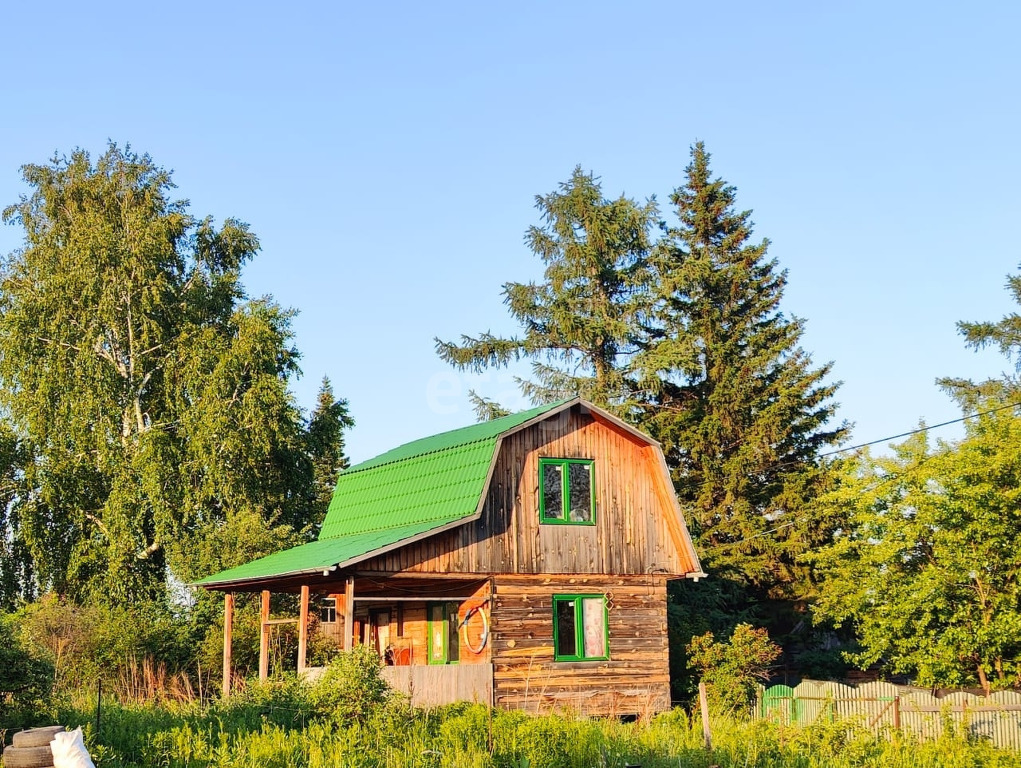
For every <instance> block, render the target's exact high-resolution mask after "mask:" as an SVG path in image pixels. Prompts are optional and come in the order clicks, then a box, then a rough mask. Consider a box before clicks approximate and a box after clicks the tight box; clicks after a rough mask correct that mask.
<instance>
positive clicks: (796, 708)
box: [756, 680, 1021, 751]
mask: <svg viewBox="0 0 1021 768" xmlns="http://www.w3.org/2000/svg"><path fill="white" fill-rule="evenodd" d="M756 711H757V714H758V716H759V717H763V718H768V719H775V720H779V721H781V722H785V723H800V724H803V725H808V724H810V723H814V722H817V721H831V722H832V721H835V720H849V719H855V720H857V721H858V722H860V723H862V724H863V725H865V726H866V727H867V728H869V729H871V730H873V731H876V732H879V731H884V730H885V731H898V732H901V733H905V734H912V735H915V736H918V737H920V738H923V739H934V738H937V737H938V736H939V735H940V734H941V733H942V732H943V729H944V728H945V727H946V726H947V724H948V723H952V724H953V727H954V728H955V729H957V730H958V732H962V733H963V732H968V733H970V734H971V735H973V736H976V737H980V738H984V739H988V740H989V741H990V742H991V743H992V744H994V745H996V746H997V747H1003V748H1005V749H1015V750H1019V751H1021V693H1019V692H1017V691H999V692H997V693H994V694H992V695H991V696H988V697H984V696H974V695H972V694H970V693H966V692H964V691H957V692H955V693H951V694H949V695H946V696H943V697H936V696H933V695H932V693H930V692H929V691H928V690H923V689H919V688H911V687H909V686H898V685H892V684H890V683H882V682H872V683H865V684H864V685H858V686H850V685H842V684H841V683H825V682H817V681H815V680H803V681H802V682H801V683H800V684H799V685H798V686H797V687H796V688H790V687H789V686H786V685H774V686H771V687H770V688H765V689H762V690H761V691H760V694H759V701H758V705H757V707H756Z"/></svg>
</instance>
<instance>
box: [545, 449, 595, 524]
mask: <svg viewBox="0 0 1021 768" xmlns="http://www.w3.org/2000/svg"><path fill="white" fill-rule="evenodd" d="M594 475H595V468H594V462H593V461H592V459H539V520H540V522H543V523H568V524H571V523H573V524H575V525H595V523H596V496H595V492H594V488H595V482H594Z"/></svg>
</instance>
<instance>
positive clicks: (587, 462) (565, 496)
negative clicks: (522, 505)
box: [539, 457, 596, 525]
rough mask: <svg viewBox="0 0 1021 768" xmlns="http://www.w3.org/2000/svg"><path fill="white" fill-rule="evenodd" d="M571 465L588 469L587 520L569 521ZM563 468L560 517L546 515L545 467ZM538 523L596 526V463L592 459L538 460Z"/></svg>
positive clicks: (547, 458) (546, 458)
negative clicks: (588, 510) (579, 465)
mask: <svg viewBox="0 0 1021 768" xmlns="http://www.w3.org/2000/svg"><path fill="white" fill-rule="evenodd" d="M571 464H582V465H584V466H587V467H588V468H589V470H588V471H589V503H590V505H591V509H590V512H589V519H588V520H571V519H570V515H571V483H570V474H571V468H570V465H571ZM551 465H552V466H560V467H563V468H564V469H563V471H562V472H561V473H560V482H561V491H560V507H561V508H560V513H561V515H562V517H553V516H551V515H547V514H546V467H548V466H551ZM539 522H540V523H543V524H550V525H595V524H596V462H595V460H593V459H558V458H549V457H545V458H540V459H539Z"/></svg>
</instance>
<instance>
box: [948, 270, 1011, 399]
mask: <svg viewBox="0 0 1021 768" xmlns="http://www.w3.org/2000/svg"><path fill="white" fill-rule="evenodd" d="M1007 291H1008V292H1009V293H1010V295H1011V297H1012V298H1013V299H1014V301H1015V303H1017V304H1019V305H1021V275H1008V276H1007ZM957 330H958V332H960V334H961V335H962V336H963V337H964V343H965V345H966V346H968V347H970V348H971V349H974V350H980V349H985V348H986V347H995V348H997V349H999V350H1000V353H1001V354H1002V355H1003V356H1004V357H1006V358H1007V360H1009V361H1010V363H1011V365H1012V366H1013V369H1014V370H1013V371H1007V372H1004V374H1003V375H1002V376H1001V377H1000V378H996V379H987V380H986V381H980V382H975V381H972V380H971V379H963V378H959V377H946V378H941V379H939V380H938V382H937V383H938V384H939V386H940V387H942V388H943V389H944V390H945V391H946V392H948V393H950V394H951V395H952V396H953V397H954V398H955V399H956V400H957V401H958V402H959V403H960V404H961V407H962V408H964V409H965V410H966V411H975V410H978V409H980V408H983V407H986V406H990V407H996V406H997V405H998V404H1000V403H1007V402H1014V403H1019V402H1021V315H1019V314H1018V313H1017V312H1010V313H1008V314H1006V315H1004V316H1003V317H1002V318H1000V319H999V320H997V321H996V322H992V321H988V320H986V321H977V322H969V321H961V322H958V323H957Z"/></svg>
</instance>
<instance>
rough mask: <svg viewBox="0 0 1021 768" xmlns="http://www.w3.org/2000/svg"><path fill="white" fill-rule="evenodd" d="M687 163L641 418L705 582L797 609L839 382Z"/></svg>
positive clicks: (699, 152)
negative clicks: (712, 579)
mask: <svg viewBox="0 0 1021 768" xmlns="http://www.w3.org/2000/svg"><path fill="white" fill-rule="evenodd" d="M691 157H692V159H691V164H690V165H689V166H688V167H687V169H686V181H685V183H684V185H683V186H681V187H679V188H678V189H676V190H675V191H674V193H673V195H672V196H671V202H672V203H673V205H674V206H675V209H676V214H677V219H678V222H677V224H676V226H673V227H670V228H665V233H664V237H663V239H662V241H661V242H660V243H659V245H658V247H657V249H656V252H655V257H654V259H653V267H654V272H655V280H654V281H653V286H654V288H653V290H654V295H653V296H652V312H651V321H650V323H649V325H648V327H647V337H646V340H645V342H644V345H643V346H644V348H643V350H642V351H641V352H640V353H639V355H637V356H636V358H635V360H634V367H633V376H634V377H635V379H636V381H637V383H638V386H639V388H640V391H641V392H642V397H641V398H640V401H639V403H638V404H637V405H638V411H639V415H638V417H637V418H638V421H639V422H640V424H641V425H642V426H643V427H644V428H645V429H647V430H648V431H649V432H650V433H652V435H653V436H654V437H656V438H657V439H658V440H660V442H661V443H662V444H663V448H664V451H665V453H666V455H667V459H668V462H669V464H670V466H671V470H672V472H673V476H674V481H675V483H676V488H677V493H678V496H679V498H680V501H681V503H682V506H683V507H684V508H685V510H686V512H687V514H688V516H689V524H691V526H692V528H693V530H694V533H695V535H696V537H697V546H698V550H699V554H700V555H701V557H702V562H703V564H704V565H705V566H706V568H707V570H708V571H710V572H711V573H712V574H713V575H715V576H722V577H723V578H725V579H730V580H733V581H736V582H738V583H739V584H743V585H745V586H746V587H750V588H752V589H753V591H756V592H758V593H759V594H760V596H762V597H766V596H767V595H768V596H771V597H779V598H791V597H795V596H798V594H799V593H801V594H802V595H803V593H804V592H805V586H806V585H805V579H806V572H805V570H804V569H803V568H802V567H801V566H799V565H798V563H797V556H798V554H799V553H801V552H802V551H804V550H805V549H806V548H808V547H810V546H812V545H813V544H815V543H817V542H818V541H820V540H822V539H823V538H825V532H826V531H825V530H824V529H825V526H821V525H820V521H818V520H816V519H815V518H814V517H813V514H812V513H811V511H810V507H809V505H808V502H809V500H810V499H811V497H812V496H813V494H814V493H815V492H816V491H817V489H818V486H819V484H820V482H821V480H822V471H821V468H820V462H819V459H818V455H819V452H820V450H821V449H823V448H825V447H827V446H831V445H834V444H836V443H838V442H839V441H840V440H841V439H842V438H843V437H844V435H845V433H846V425H840V426H837V427H834V428H827V424H828V422H830V420H831V419H832V418H833V416H834V411H835V407H836V404H835V403H834V402H833V401H832V396H833V394H834V392H835V390H836V388H837V384H834V383H828V382H827V381H826V377H827V375H828V374H829V372H830V365H823V366H820V367H813V365H812V361H811V358H810V356H809V355H808V354H807V353H806V352H805V351H804V350H803V349H802V348H801V347H800V346H799V344H800V340H801V336H802V333H803V330H804V323H803V321H802V320H800V319H798V318H789V317H787V316H786V315H784V313H783V312H782V311H781V309H780V303H781V300H782V298H783V292H784V287H785V285H786V281H787V278H786V272H784V271H782V270H779V269H778V268H777V262H776V260H775V259H773V258H770V257H769V256H768V255H767V250H768V246H769V242H768V241H767V240H762V241H759V242H754V241H753V240H752V223H751V219H750V216H751V212H750V211H738V210H737V209H736V208H735V199H736V190H735V188H734V187H733V186H730V185H728V184H727V183H725V182H724V181H722V180H721V179H718V178H717V179H714V178H712V176H711V173H710V168H709V159H710V156H709V154H708V153H707V152H706V150H705V147H704V145H703V144H702V143H701V142H700V143H698V144H696V145H695V146H694V147H693V148H692V155H691Z"/></svg>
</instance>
